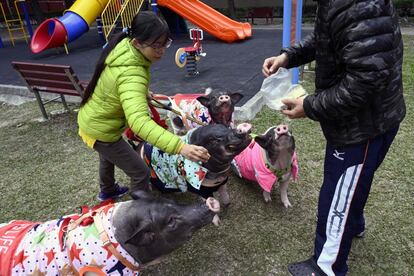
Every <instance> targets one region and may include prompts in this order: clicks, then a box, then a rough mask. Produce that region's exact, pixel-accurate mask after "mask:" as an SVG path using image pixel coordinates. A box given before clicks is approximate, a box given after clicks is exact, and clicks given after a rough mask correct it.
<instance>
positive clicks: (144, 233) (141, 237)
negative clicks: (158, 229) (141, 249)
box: [125, 227, 155, 246]
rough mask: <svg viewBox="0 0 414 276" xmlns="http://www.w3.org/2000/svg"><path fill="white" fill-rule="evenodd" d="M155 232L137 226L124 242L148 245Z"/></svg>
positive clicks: (152, 239)
mask: <svg viewBox="0 0 414 276" xmlns="http://www.w3.org/2000/svg"><path fill="white" fill-rule="evenodd" d="M154 238H155V233H154V232H153V231H150V230H148V229H146V228H145V227H143V228H141V227H140V228H138V229H137V230H136V231H135V232H134V233H133V234H132V235H131V236H130V237H128V238H127V239H126V240H125V243H126V244H127V243H129V244H132V245H134V246H145V245H149V244H151V243H152V242H153V241H154Z"/></svg>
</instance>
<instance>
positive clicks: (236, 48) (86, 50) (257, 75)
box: [0, 28, 282, 105]
mask: <svg viewBox="0 0 414 276" xmlns="http://www.w3.org/2000/svg"><path fill="white" fill-rule="evenodd" d="M281 37H282V31H281V30H280V29H276V28H271V29H270V28H266V29H255V30H253V37H252V38H251V39H249V40H246V41H241V42H237V43H232V44H228V43H223V42H221V41H218V40H217V39H215V38H213V37H211V36H209V35H205V39H204V40H203V43H202V44H203V49H204V51H205V52H206V53H207V56H206V57H204V58H202V59H201V61H200V62H199V63H198V69H199V71H200V75H199V76H197V77H186V71H185V69H179V68H178V67H177V66H176V65H175V61H174V56H175V52H176V50H177V49H178V48H179V47H185V46H189V45H190V44H191V41H190V39H189V38H188V36H187V35H181V36H179V37H174V42H173V45H172V47H170V48H169V49H167V52H166V54H165V56H164V57H163V59H161V60H160V61H159V62H156V63H154V64H153V66H152V69H151V75H152V78H151V85H150V89H151V90H152V91H154V92H156V93H162V94H166V95H173V94H176V93H199V92H204V90H205V89H206V88H207V87H212V88H223V89H227V90H230V91H238V92H240V93H242V94H243V95H245V97H244V99H243V101H242V102H241V103H240V105H242V104H243V103H244V102H246V101H247V100H248V99H250V98H251V97H252V96H253V95H254V94H256V93H257V92H258V91H259V90H260V86H261V84H262V82H263V76H262V73H261V66H262V63H263V60H264V59H265V58H266V57H268V56H271V55H275V54H277V53H278V52H279V50H280V47H281ZM69 51H70V54H69V55H66V54H64V52H63V50H60V52H57V51H56V50H55V49H50V50H46V51H44V52H42V53H40V54H37V55H35V54H32V53H31V52H30V49H29V47H28V46H27V45H26V44H25V43H24V42H23V41H21V42H19V43H18V44H17V45H16V47H11V46H10V45H6V48H3V49H0V58H1V63H0V84H2V85H18V86H22V85H24V84H23V82H22V80H21V79H20V78H19V76H18V75H17V74H16V72H15V71H14V70H13V68H12V67H11V65H10V62H11V61H13V60H18V61H28V62H37V63H53V64H69V65H71V66H72V67H73V69H74V71H75V73H76V74H77V75H78V76H79V78H80V79H83V80H89V79H90V77H91V75H92V73H93V70H94V67H95V64H96V61H97V59H98V56H99V54H100V52H101V45H100V41H99V39H98V35H97V34H96V33H95V32H93V31H90V32H88V33H87V34H85V35H84V36H83V37H81V38H79V39H78V40H76V41H74V42H73V43H72V44H71V45H70V46H69Z"/></svg>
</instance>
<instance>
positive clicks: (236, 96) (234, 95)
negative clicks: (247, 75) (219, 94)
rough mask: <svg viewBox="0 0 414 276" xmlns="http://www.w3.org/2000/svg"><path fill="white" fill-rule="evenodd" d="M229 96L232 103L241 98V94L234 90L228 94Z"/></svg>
mask: <svg viewBox="0 0 414 276" xmlns="http://www.w3.org/2000/svg"><path fill="white" fill-rule="evenodd" d="M230 98H231V102H232V103H233V104H236V103H238V102H239V101H240V100H241V99H242V98H243V95H242V94H240V93H237V92H236V93H232V94H231V95H230Z"/></svg>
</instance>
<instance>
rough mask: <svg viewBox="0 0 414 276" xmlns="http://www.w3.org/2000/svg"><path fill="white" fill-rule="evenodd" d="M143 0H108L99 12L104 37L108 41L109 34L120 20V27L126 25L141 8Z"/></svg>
mask: <svg viewBox="0 0 414 276" xmlns="http://www.w3.org/2000/svg"><path fill="white" fill-rule="evenodd" d="M143 2H144V0H124V1H121V0H109V1H108V4H107V5H106V7H105V9H104V11H103V12H102V14H101V18H102V24H103V31H104V35H105V39H106V40H107V41H108V40H109V36H110V34H111V33H112V32H113V30H114V29H115V28H116V26H117V23H118V22H119V21H120V22H121V24H122V28H125V27H128V26H129V25H130V23H131V21H132V18H133V17H134V16H135V14H137V13H138V11H139V10H140V9H141V6H142V4H143Z"/></svg>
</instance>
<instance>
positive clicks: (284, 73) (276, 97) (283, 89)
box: [260, 67, 294, 110]
mask: <svg viewBox="0 0 414 276" xmlns="http://www.w3.org/2000/svg"><path fill="white" fill-rule="evenodd" d="M293 87H294V85H292V72H291V71H290V70H288V69H286V68H282V67H280V68H279V70H277V72H276V73H275V74H273V75H270V76H269V77H267V78H265V79H264V81H263V84H262V87H261V88H260V91H261V92H262V94H263V98H264V100H265V103H266V105H267V106H268V107H270V108H271V109H275V110H280V109H281V108H282V106H284V104H283V103H282V102H281V99H283V98H286V97H288V96H289V92H290V90H291V89H292V88H293Z"/></svg>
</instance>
